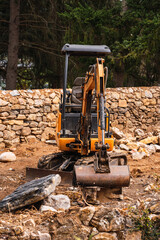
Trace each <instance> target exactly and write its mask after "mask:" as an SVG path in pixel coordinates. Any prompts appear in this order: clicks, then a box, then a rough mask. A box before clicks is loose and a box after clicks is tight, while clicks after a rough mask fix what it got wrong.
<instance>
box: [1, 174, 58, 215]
mask: <svg viewBox="0 0 160 240" xmlns="http://www.w3.org/2000/svg"><path fill="white" fill-rule="evenodd" d="M60 182H61V177H60V176H59V175H58V174H52V175H48V176H45V177H42V178H39V179H36V180H32V181H30V182H27V183H25V184H23V185H21V186H19V187H18V188H17V189H16V190H15V191H14V192H13V193H11V194H10V195H8V196H6V197H5V198H4V199H2V200H1V201H0V210H1V211H13V210H16V209H19V208H21V207H24V206H28V205H31V204H33V203H36V202H39V201H41V200H43V199H44V198H46V197H48V196H49V195H50V194H51V193H53V192H54V190H55V188H56V186H57V185H59V184H60Z"/></svg>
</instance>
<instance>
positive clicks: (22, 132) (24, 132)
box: [21, 127, 31, 136]
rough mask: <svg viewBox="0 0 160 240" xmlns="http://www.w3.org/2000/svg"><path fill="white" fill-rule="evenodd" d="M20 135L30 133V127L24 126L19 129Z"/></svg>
mask: <svg viewBox="0 0 160 240" xmlns="http://www.w3.org/2000/svg"><path fill="white" fill-rule="evenodd" d="M21 134H22V136H28V135H30V134H31V129H30V127H24V128H23V129H22V131H21Z"/></svg>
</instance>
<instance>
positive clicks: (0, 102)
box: [0, 99, 9, 107]
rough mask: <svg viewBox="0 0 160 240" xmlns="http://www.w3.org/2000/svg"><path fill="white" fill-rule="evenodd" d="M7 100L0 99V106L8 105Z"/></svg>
mask: <svg viewBox="0 0 160 240" xmlns="http://www.w3.org/2000/svg"><path fill="white" fill-rule="evenodd" d="M8 104H9V102H6V101H3V100H2V99H0V107H3V106H6V105H8Z"/></svg>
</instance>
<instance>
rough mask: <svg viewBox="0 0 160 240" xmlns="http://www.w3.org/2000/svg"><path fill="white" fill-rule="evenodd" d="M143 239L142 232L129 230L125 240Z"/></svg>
mask: <svg viewBox="0 0 160 240" xmlns="http://www.w3.org/2000/svg"><path fill="white" fill-rule="evenodd" d="M141 239H142V233H141V231H130V230H128V231H127V233H126V238H125V240H141Z"/></svg>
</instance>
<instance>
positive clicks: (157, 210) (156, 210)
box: [150, 202, 160, 214]
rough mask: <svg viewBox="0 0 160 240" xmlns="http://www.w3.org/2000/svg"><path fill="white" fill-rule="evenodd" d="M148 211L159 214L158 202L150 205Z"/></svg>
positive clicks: (159, 205)
mask: <svg viewBox="0 0 160 240" xmlns="http://www.w3.org/2000/svg"><path fill="white" fill-rule="evenodd" d="M150 211H151V212H152V213H155V214H160V204H159V202H158V203H156V204H154V205H152V206H151V207H150Z"/></svg>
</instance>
